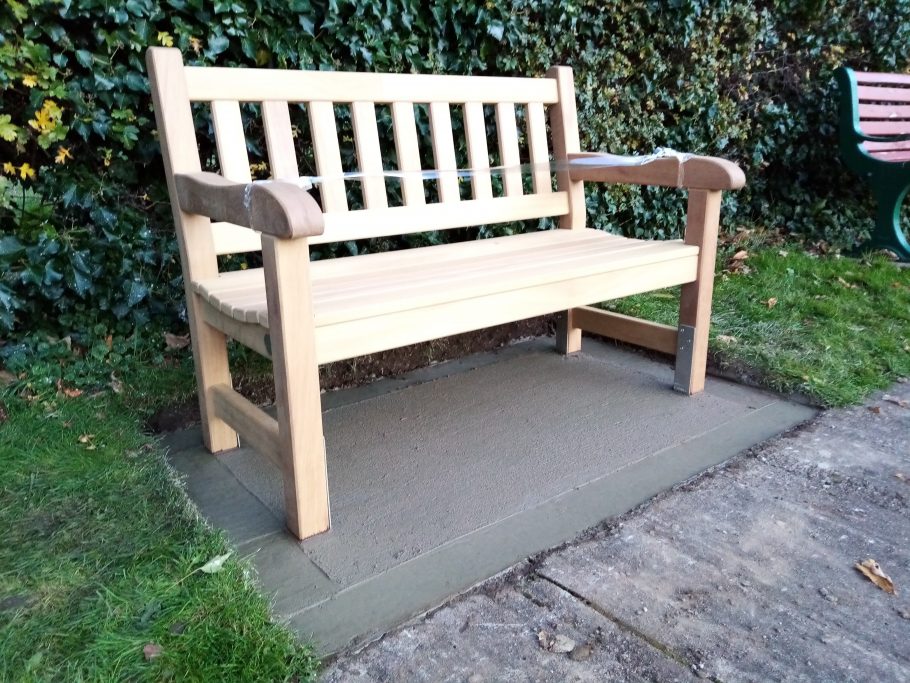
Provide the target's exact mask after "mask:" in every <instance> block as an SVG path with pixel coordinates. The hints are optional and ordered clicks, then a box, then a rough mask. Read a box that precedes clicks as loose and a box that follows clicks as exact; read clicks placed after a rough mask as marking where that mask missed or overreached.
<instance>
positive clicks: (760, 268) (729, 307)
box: [608, 245, 910, 406]
mask: <svg viewBox="0 0 910 683" xmlns="http://www.w3.org/2000/svg"><path fill="white" fill-rule="evenodd" d="M741 247H742V245H739V246H738V247H732V248H726V249H724V250H723V253H722V254H721V256H720V257H719V259H718V277H717V279H716V281H715V289H714V309H713V314H712V329H711V352H712V357H713V359H714V362H715V363H717V364H718V365H719V366H720V367H721V368H728V369H732V370H734V371H736V372H745V373H747V374H750V375H752V376H753V377H755V378H756V379H757V380H758V381H759V383H761V384H763V385H765V386H767V387H769V388H771V389H775V390H778V391H782V392H800V393H803V394H806V395H807V396H808V397H809V398H811V399H812V400H814V401H815V402H817V403H818V404H819V405H823V406H843V405H848V404H851V403H857V402H860V401H862V400H863V399H864V398H865V397H866V396H868V395H869V394H870V393H871V392H873V391H875V390H877V389H882V388H885V387H887V386H889V385H890V384H891V383H893V382H894V381H895V380H896V379H897V378H899V377H907V376H910V269H901V268H898V267H897V266H896V265H895V264H893V263H891V262H889V261H887V260H885V259H884V258H881V257H873V258H869V259H864V260H854V259H848V258H839V257H836V256H818V255H813V254H810V253H807V252H806V251H805V250H804V249H803V247H801V246H796V245H784V246H783V247H781V246H776V247H773V248H772V247H758V248H754V249H749V250H742V249H741ZM736 251H747V253H748V257H747V258H746V259H740V260H734V259H733V258H732V257H733V255H734V252H736ZM677 297H678V292H671V291H663V292H655V293H652V294H643V295H640V296H635V297H630V298H628V299H624V300H620V301H616V302H611V303H610V304H609V306H608V307H609V308H611V309H613V310H617V311H620V312H622V313H626V314H628V315H635V316H641V317H644V318H648V319H651V320H655V321H659V322H663V323H667V324H672V325H675V324H676V322H677V319H678V317H677V301H678V298H677Z"/></svg>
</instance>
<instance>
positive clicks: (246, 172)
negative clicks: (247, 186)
mask: <svg viewBox="0 0 910 683" xmlns="http://www.w3.org/2000/svg"><path fill="white" fill-rule="evenodd" d="M211 106H212V124H213V125H214V128H215V146H216V147H217V149H218V166H219V167H220V168H221V175H223V176H224V177H225V178H227V179H229V180H235V181H237V182H240V183H249V182H251V181H252V179H253V177H252V174H251V173H250V157H249V155H248V154H247V151H246V133H245V132H244V131H243V118H242V117H241V115H240V103H239V102H237V101H232V100H215V101H213V102H212V104H211ZM212 236H213V239H214V244H215V252H216V253H218V254H239V253H241V252H245V251H258V250H259V249H260V248H261V246H262V245H261V243H260V240H259V235H258V234H257V233H256V232H254V231H252V230H250V229H249V228H244V227H242V226H240V225H234V224H233V223H221V222H219V223H212Z"/></svg>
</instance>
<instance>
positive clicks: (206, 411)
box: [187, 292, 237, 453]
mask: <svg viewBox="0 0 910 683" xmlns="http://www.w3.org/2000/svg"><path fill="white" fill-rule="evenodd" d="M196 297H198V294H196V293H195V292H187V314H188V318H189V322H190V339H191V341H192V344H193V364H194V367H195V369H196V387H197V390H198V392H199V413H200V416H201V418H202V441H203V443H204V444H205V447H206V448H207V449H208V450H209V452H211V453H220V452H221V451H229V450H231V449H233V448H237V432H235V431H234V429H233V428H232V427H231V426H230V425H229V424H228V423H227V422H225V421H224V420H221V419H219V418H217V417H215V415H216V412H215V406H214V403H213V399H212V394H211V388H212V387H214V386H218V385H223V384H226V385H227V386H231V372H230V369H229V367H228V355H227V338H226V337H225V336H224V334H223V333H222V332H221V331H220V330H216V329H215V328H214V327H212V326H211V325H209V324H208V323H207V322H205V320H203V319H202V313H201V309H202V306H201V305H200V304H199V302H198V300H197V298H196Z"/></svg>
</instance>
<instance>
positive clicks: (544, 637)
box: [537, 631, 575, 654]
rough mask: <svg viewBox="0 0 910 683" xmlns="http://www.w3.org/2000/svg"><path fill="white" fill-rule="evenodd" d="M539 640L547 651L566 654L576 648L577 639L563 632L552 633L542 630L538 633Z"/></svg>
mask: <svg viewBox="0 0 910 683" xmlns="http://www.w3.org/2000/svg"><path fill="white" fill-rule="evenodd" d="M537 642H538V643H540V647H542V648H543V649H544V650H546V651H547V652H556V653H558V654H565V653H567V652H571V651H572V650H574V649H575V641H574V640H572V639H571V638H569V637H568V636H564V635H562V634H561V633H557V634H550V633H547V632H546V631H540V632H539V633H538V634H537Z"/></svg>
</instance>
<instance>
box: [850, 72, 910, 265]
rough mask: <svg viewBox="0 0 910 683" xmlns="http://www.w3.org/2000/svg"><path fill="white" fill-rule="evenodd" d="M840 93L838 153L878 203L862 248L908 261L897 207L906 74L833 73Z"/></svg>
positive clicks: (906, 121) (907, 165)
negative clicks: (866, 240)
mask: <svg viewBox="0 0 910 683" xmlns="http://www.w3.org/2000/svg"><path fill="white" fill-rule="evenodd" d="M834 74H835V78H836V79H837V83H838V87H839V89H840V152H841V157H842V158H843V160H844V163H845V164H846V165H847V167H848V168H850V170H852V171H853V172H855V173H857V174H858V175H859V176H860V177H861V178H863V179H864V180H866V181H867V182H868V183H869V185H870V187H871V189H872V193H873V194H874V195H875V199H876V202H877V204H878V209H877V215H876V217H875V229H874V230H873V231H872V234H871V236H870V239H869V242H868V243H867V244H866V245H864V247H863V248H870V247H874V248H878V249H888V250H890V251H892V252H894V253H895V254H896V255H897V257H898V258H899V259H900V260H901V261H910V243H908V242H907V238H906V237H905V236H904V232H903V230H902V229H901V224H900V221H901V204H902V203H903V201H904V197H906V196H907V191H908V190H910V74H887V73H873V72H864V71H854V70H853V69H850V68H848V67H841V68H839V69H837V71H835V72H834Z"/></svg>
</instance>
